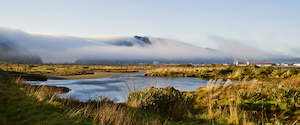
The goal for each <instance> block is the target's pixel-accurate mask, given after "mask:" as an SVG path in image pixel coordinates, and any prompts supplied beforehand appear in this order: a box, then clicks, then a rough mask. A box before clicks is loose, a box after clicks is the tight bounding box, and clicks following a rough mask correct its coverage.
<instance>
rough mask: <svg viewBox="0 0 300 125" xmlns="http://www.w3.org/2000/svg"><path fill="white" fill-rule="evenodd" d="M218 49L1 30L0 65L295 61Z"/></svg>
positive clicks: (232, 47)
mask: <svg viewBox="0 0 300 125" xmlns="http://www.w3.org/2000/svg"><path fill="white" fill-rule="evenodd" d="M216 41H218V43H219V45H221V47H220V48H219V49H214V48H204V47H200V46H195V45H191V44H187V43H184V42H181V41H177V40H171V39H164V38H158V37H149V36H140V35H135V36H132V37H130V36H129V37H128V36H126V37H75V36H65V35H53V34H40V33H27V32H24V31H21V30H16V29H7V28H0V51H1V57H0V61H1V60H2V61H17V62H34V63H40V62H41V61H42V62H43V63H74V64H140V63H142V64H152V63H153V62H160V63H164V64H165V63H168V64H171V63H232V61H233V59H237V58H238V59H244V58H248V59H250V60H251V61H252V62H255V61H266V60H267V61H274V62H280V60H284V61H298V60H299V59H298V58H295V57H290V56H282V55H278V54H271V53H269V52H265V51H262V50H260V49H258V48H255V47H248V46H246V45H243V44H241V43H238V42H231V41H229V40H224V39H220V38H217V39H216Z"/></svg>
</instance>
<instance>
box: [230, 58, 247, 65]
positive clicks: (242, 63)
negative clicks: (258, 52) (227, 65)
mask: <svg viewBox="0 0 300 125" xmlns="http://www.w3.org/2000/svg"><path fill="white" fill-rule="evenodd" d="M245 60H246V63H244V62H239V60H237V59H235V60H234V61H233V64H234V65H236V66H249V65H250V64H251V63H250V61H249V60H248V59H245Z"/></svg>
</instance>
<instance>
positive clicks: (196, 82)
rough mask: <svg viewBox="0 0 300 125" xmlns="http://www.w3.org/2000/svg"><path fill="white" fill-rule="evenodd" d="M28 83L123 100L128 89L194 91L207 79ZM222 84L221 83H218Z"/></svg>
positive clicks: (136, 77)
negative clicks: (166, 88)
mask: <svg viewBox="0 0 300 125" xmlns="http://www.w3.org/2000/svg"><path fill="white" fill-rule="evenodd" d="M30 84H37V85H50V86H61V87H67V88H70V89H71V91H70V92H68V93H65V94H63V95H62V97H70V96H71V97H72V98H75V99H78V100H80V101H87V100H90V99H98V98H99V97H108V98H109V99H111V100H113V101H115V102H125V101H126V98H127V95H128V93H129V92H130V91H132V90H134V89H136V90H140V89H143V88H147V87H150V86H155V87H159V88H160V87H166V86H173V87H174V88H176V89H179V90H182V91H194V90H196V89H197V88H198V87H200V86H206V85H207V81H206V80H201V79H199V78H191V77H187V78H184V77H177V78H170V77H146V76H144V75H143V74H122V75H114V76H111V77H108V78H98V79H78V80H55V79H48V80H47V81H44V82H33V81H32V82H30ZM219 84H223V83H219Z"/></svg>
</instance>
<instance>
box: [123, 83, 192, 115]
mask: <svg viewBox="0 0 300 125" xmlns="http://www.w3.org/2000/svg"><path fill="white" fill-rule="evenodd" d="M192 100H193V97H192V96H188V95H186V94H185V93H183V92H180V91H179V90H176V89H174V88H173V87H166V88H155V87H151V88H146V89H143V90H140V91H135V92H132V93H130V94H129V96H128V100H127V104H128V105H130V106H133V107H136V108H140V109H143V110H146V111H151V112H155V113H159V114H160V115H161V116H163V117H168V118H169V119H172V120H181V119H183V118H185V116H186V114H187V113H188V111H189V108H190V107H192V106H191V104H192Z"/></svg>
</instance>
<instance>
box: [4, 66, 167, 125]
mask: <svg viewBox="0 0 300 125" xmlns="http://www.w3.org/2000/svg"><path fill="white" fill-rule="evenodd" d="M5 75H7V74H6V73H4V72H2V71H0V76H1V77H0V79H1V80H0V124H1V125H2V124H3V125H13V124H18V125H21V124H24V125H28V124H30V125H31V124H37V125H44V124H49V125H53V124H59V125H65V124H67V125H69V124H70V125H71V124H80V125H84V124H87V125H90V124H101V125H102V124H105V125H106V124H107V125H121V124H122V125H134V124H141V125H143V124H147V125H158V124H168V122H167V121H166V120H163V119H160V116H159V115H156V114H153V113H148V112H144V111H142V110H140V109H136V108H131V107H128V106H127V105H126V104H115V103H113V102H111V101H109V100H107V99H101V100H99V101H89V102H79V101H77V100H74V99H72V98H68V99H60V98H58V97H57V91H56V90H55V89H53V87H47V86H31V85H27V84H23V83H22V81H21V80H20V79H18V78H17V79H16V80H12V79H5V78H4V77H3V76H5ZM163 121H164V122H163Z"/></svg>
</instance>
